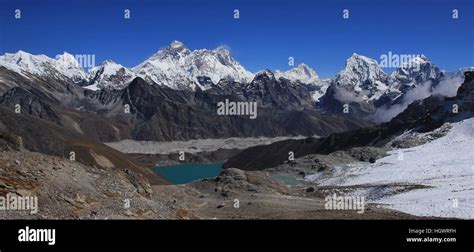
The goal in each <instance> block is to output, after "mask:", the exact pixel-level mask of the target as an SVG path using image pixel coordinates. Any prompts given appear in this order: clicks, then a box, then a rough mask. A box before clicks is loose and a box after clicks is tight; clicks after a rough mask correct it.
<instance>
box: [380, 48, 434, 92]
mask: <svg viewBox="0 0 474 252" xmlns="http://www.w3.org/2000/svg"><path fill="white" fill-rule="evenodd" d="M442 76H443V73H442V71H441V70H440V69H439V68H438V67H436V65H435V64H433V63H432V62H431V61H430V60H429V59H428V58H427V57H426V56H424V55H421V56H418V57H415V58H413V59H411V60H410V61H408V62H406V63H404V64H403V65H402V66H401V67H400V68H398V69H397V70H395V71H393V72H392V73H391V74H390V75H389V76H388V82H389V84H390V89H391V90H394V91H397V90H398V91H400V92H405V91H407V90H408V89H411V88H413V87H416V86H417V85H420V84H422V83H425V82H427V81H428V80H435V79H439V78H440V77H442Z"/></svg>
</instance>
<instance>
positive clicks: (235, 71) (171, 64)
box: [132, 41, 253, 90]
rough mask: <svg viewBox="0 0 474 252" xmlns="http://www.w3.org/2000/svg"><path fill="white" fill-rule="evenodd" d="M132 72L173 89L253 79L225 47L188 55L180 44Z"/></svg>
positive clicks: (176, 42) (205, 87)
mask: <svg viewBox="0 0 474 252" xmlns="http://www.w3.org/2000/svg"><path fill="white" fill-rule="evenodd" d="M132 70H133V71H134V72H135V73H136V74H137V75H138V76H140V77H142V78H144V79H145V80H147V81H149V82H153V83H157V84H160V85H165V86H169V87H171V88H173V89H191V90H194V89H195V88H196V87H200V88H201V89H207V88H209V86H207V85H201V84H200V82H199V80H198V79H199V78H202V77H204V76H205V77H209V78H210V79H211V81H212V82H213V83H214V84H216V83H218V82H219V81H220V80H221V79H232V80H235V81H238V82H249V81H251V79H252V77H253V74H252V73H250V72H249V71H247V70H246V69H245V68H244V67H243V66H242V65H240V63H238V62H237V61H236V60H235V59H234V58H233V57H232V56H231V53H230V52H229V50H227V49H226V48H224V47H218V48H216V49H214V50H208V49H199V50H194V51H190V50H189V49H188V48H187V47H186V46H185V45H184V44H183V43H182V42H179V41H173V42H172V43H171V44H170V45H169V46H168V47H166V48H163V49H161V50H160V51H158V52H157V53H156V54H154V55H153V56H152V57H150V58H149V59H147V60H146V61H144V62H143V63H141V64H139V65H138V66H136V67H134V68H132Z"/></svg>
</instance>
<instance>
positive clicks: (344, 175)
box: [307, 118, 474, 219]
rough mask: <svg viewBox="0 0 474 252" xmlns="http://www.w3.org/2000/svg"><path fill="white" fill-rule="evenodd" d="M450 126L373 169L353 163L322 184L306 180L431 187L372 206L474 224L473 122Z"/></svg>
mask: <svg viewBox="0 0 474 252" xmlns="http://www.w3.org/2000/svg"><path fill="white" fill-rule="evenodd" d="M451 126H452V128H451V129H450V130H449V132H448V133H447V134H446V135H445V136H443V137H440V138H438V139H435V140H433V141H431V142H428V143H426V144H423V145H420V146H416V147H413V148H408V149H398V150H394V151H391V152H389V154H390V155H389V156H387V157H384V158H382V159H379V160H377V161H376V162H375V163H374V164H368V163H357V164H352V165H349V167H345V168H344V169H340V170H339V172H338V174H336V175H335V176H333V177H330V178H325V179H322V178H321V177H320V176H319V175H315V176H312V175H311V176H308V177H307V179H308V180H313V179H317V180H318V182H320V183H321V184H322V185H366V184H369V185H382V184H407V183H410V184H420V185H425V186H430V187H431V188H426V189H416V190H411V191H408V192H404V193H400V194H395V195H393V196H388V197H382V198H380V199H378V200H375V202H372V203H376V204H384V205H385V206H388V207H390V208H393V209H397V210H400V211H403V212H407V213H410V214H413V215H418V216H438V217H456V218H465V219H474V193H473V192H474V183H473V181H474V156H473V146H474V118H469V119H465V120H463V121H459V122H455V123H452V124H451ZM366 193H368V192H366Z"/></svg>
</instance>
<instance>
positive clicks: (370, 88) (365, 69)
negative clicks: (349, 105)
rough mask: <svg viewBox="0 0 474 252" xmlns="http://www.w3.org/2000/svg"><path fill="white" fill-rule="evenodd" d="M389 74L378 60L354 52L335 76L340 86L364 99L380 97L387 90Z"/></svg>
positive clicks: (336, 82) (335, 80)
mask: <svg viewBox="0 0 474 252" xmlns="http://www.w3.org/2000/svg"><path fill="white" fill-rule="evenodd" d="M386 80H387V75H386V74H385V73H384V71H383V70H382V68H381V67H380V65H379V64H378V63H377V61H376V60H374V59H371V58H369V57H366V56H363V55H359V54H357V53H353V54H352V55H351V57H349V58H348V59H347V61H346V66H345V68H344V69H343V70H342V71H341V72H339V74H338V75H336V77H335V78H334V82H335V84H336V85H337V86H338V87H339V88H344V89H346V91H349V92H353V93H354V95H355V96H358V97H360V98H361V99H362V100H373V99H378V98H379V97H380V96H381V95H382V94H383V92H385V90H387V85H386Z"/></svg>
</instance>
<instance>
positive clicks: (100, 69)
mask: <svg viewBox="0 0 474 252" xmlns="http://www.w3.org/2000/svg"><path fill="white" fill-rule="evenodd" d="M135 77H136V74H135V73H134V72H132V71H131V70H130V69H128V68H126V67H124V66H122V65H120V64H117V63H115V62H114V61H112V60H105V61H104V62H102V63H101V64H100V65H98V66H95V67H93V68H92V69H91V70H90V71H89V73H88V79H89V80H90V83H89V85H88V86H86V87H85V88H87V89H91V90H98V89H103V88H105V89H123V88H124V87H126V86H127V85H128V83H130V82H131V81H132V80H133V79H134V78H135Z"/></svg>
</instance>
